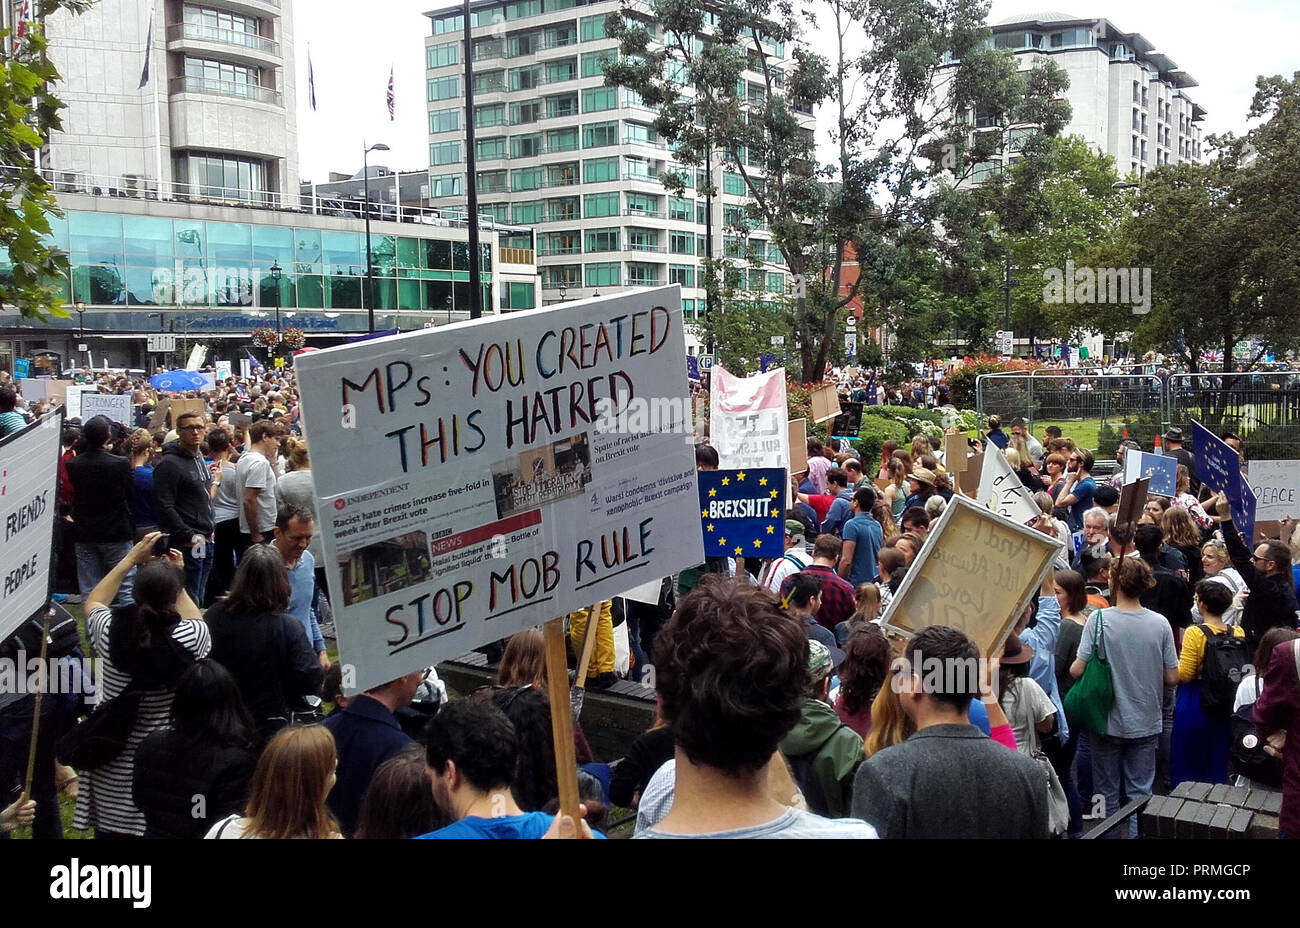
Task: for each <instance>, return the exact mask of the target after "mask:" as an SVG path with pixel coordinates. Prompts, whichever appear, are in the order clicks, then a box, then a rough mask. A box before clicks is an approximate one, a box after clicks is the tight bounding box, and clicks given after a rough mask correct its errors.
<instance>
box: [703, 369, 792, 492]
mask: <svg viewBox="0 0 1300 928" xmlns="http://www.w3.org/2000/svg"><path fill="white" fill-rule="evenodd" d="M712 378H713V382H712V385H711V389H710V392H709V440H710V443H711V444H712V445H713V447H714V448H715V449H717V452H718V464H719V466H720V467H732V468H740V467H749V468H753V467H785V466H786V465H787V464H789V462H790V448H789V442H790V429H789V410H788V408H787V406H786V398H785V370H784V369H781V370H775V371H770V372H769V373H766V374H758V375H756V376H754V377H735V376H732V375H731V374H729V373H727V370H726V368H724V367H722V365H720V364H715V365H714V366H713V370H712Z"/></svg>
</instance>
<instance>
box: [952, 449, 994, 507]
mask: <svg viewBox="0 0 1300 928" xmlns="http://www.w3.org/2000/svg"><path fill="white" fill-rule="evenodd" d="M996 450H997V449H994V451H996ZM988 453H989V454H991V453H993V452H988ZM984 455H985V452H980V453H979V454H972V455H971V456H970V457H968V458H967V459H966V469H965V470H963V471H961V472H959V473H958V474H957V488H958V489H959V490H961V491H962V492H963V493H965V494H966V495H967V496H969V497H971V498H972V499H974V498H976V497H977V496H978V495H979V488H980V478H981V477H982V476H983V475H984Z"/></svg>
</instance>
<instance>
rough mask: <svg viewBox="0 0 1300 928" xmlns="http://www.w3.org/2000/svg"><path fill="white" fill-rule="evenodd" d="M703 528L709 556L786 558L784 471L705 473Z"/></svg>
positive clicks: (702, 480)
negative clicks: (784, 554) (784, 555)
mask: <svg viewBox="0 0 1300 928" xmlns="http://www.w3.org/2000/svg"><path fill="white" fill-rule="evenodd" d="M698 477H699V484H700V528H701V534H702V535H703V538H704V553H705V554H706V555H708V556H709V557H757V558H764V557H780V556H781V555H782V554H783V553H784V551H785V486H786V484H787V483H789V480H788V479H787V478H786V475H785V471H784V470H778V469H775V468H756V469H754V470H702V471H700V472H699V474H698Z"/></svg>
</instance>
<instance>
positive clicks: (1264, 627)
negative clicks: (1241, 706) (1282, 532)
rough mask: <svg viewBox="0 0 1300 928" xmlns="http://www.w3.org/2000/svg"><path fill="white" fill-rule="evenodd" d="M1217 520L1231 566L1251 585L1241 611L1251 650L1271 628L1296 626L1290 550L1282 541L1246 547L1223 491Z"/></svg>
mask: <svg viewBox="0 0 1300 928" xmlns="http://www.w3.org/2000/svg"><path fill="white" fill-rule="evenodd" d="M1214 511H1215V513H1216V515H1215V521H1217V522H1219V523H1220V525H1221V527H1222V528H1223V541H1224V544H1225V545H1226V546H1227V548H1228V557H1230V558H1232V566H1233V567H1235V568H1237V572H1238V573H1239V574H1241V579H1243V580H1245V581H1246V586H1247V587H1249V588H1250V595H1249V596H1247V597H1246V606H1245V608H1243V609H1242V611H1241V627H1242V628H1244V629H1245V630H1246V647H1247V648H1248V649H1249V652H1250V653H1253V652H1254V650H1255V648H1257V647H1259V639H1260V638H1262V637H1264V632H1266V631H1268V630H1269V629H1270V628H1276V627H1281V628H1295V627H1296V614H1295V613H1296V596H1295V581H1294V580H1293V579H1292V573H1291V549H1290V548H1289V547H1287V546H1286V545H1285V544H1283V543H1282V542H1280V541H1272V540H1269V541H1261V542H1260V543H1259V544H1257V545H1255V549H1254V551H1253V552H1252V551H1250V550H1248V549H1247V548H1246V544H1245V542H1244V541H1242V538H1241V533H1240V532H1238V531H1237V526H1236V525H1235V524H1233V521H1232V504H1231V503H1229V502H1228V500H1227V497H1225V496H1224V495H1223V494H1222V493H1220V494H1219V495H1218V496H1217V497H1215V499H1214Z"/></svg>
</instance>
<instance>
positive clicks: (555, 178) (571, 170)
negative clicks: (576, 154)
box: [546, 161, 578, 187]
mask: <svg viewBox="0 0 1300 928" xmlns="http://www.w3.org/2000/svg"><path fill="white" fill-rule="evenodd" d="M577 182H578V162H576V161H564V162H561V163H560V164H548V165H547V166H546V186H548V187H570V186H572V185H574V184H576V183H577Z"/></svg>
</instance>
